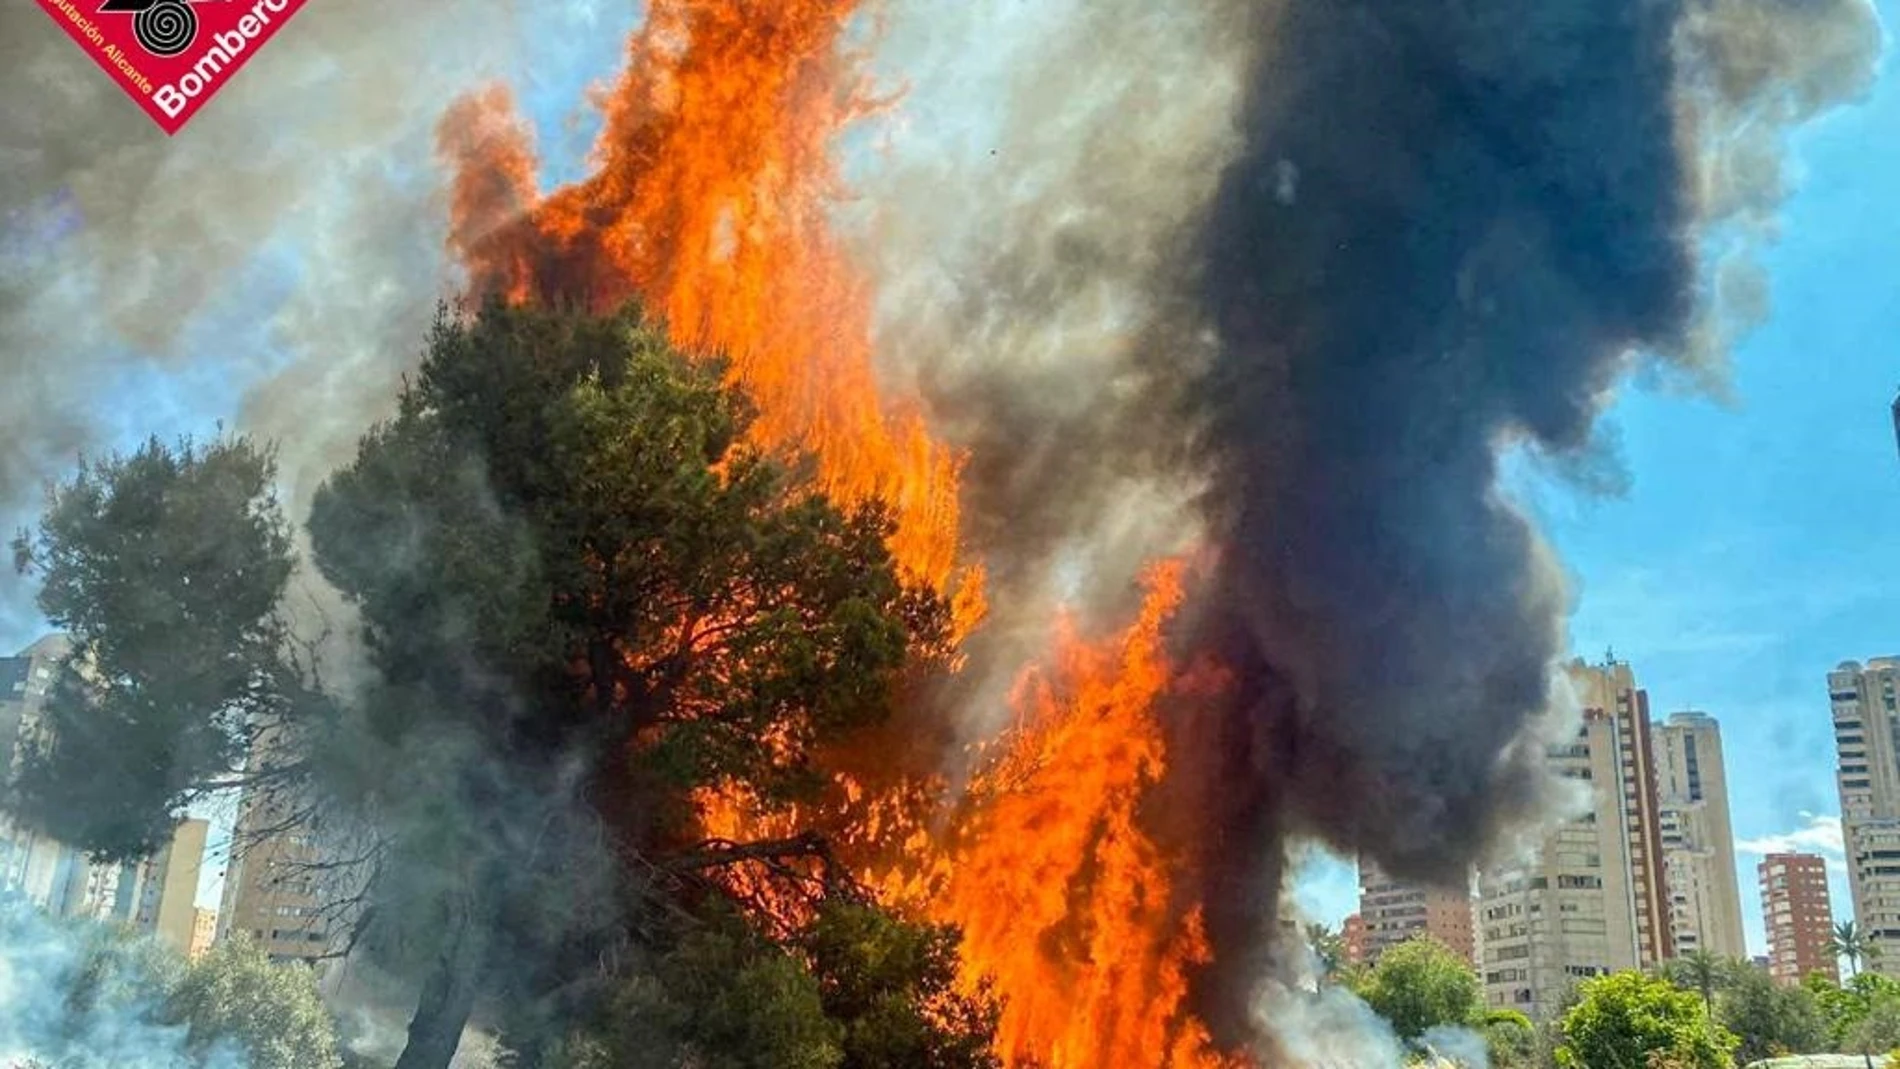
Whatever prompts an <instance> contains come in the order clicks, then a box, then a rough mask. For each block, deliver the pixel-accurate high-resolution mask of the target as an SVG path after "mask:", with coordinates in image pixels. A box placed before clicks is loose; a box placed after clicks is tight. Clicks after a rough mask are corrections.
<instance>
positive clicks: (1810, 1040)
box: [1716, 965, 1828, 1064]
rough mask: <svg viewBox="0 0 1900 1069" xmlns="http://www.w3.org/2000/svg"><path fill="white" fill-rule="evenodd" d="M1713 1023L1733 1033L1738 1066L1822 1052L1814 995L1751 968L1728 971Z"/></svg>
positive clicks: (1823, 1023) (1823, 1024)
mask: <svg viewBox="0 0 1900 1069" xmlns="http://www.w3.org/2000/svg"><path fill="white" fill-rule="evenodd" d="M1716 1019H1717V1020H1718V1021H1720V1022H1721V1023H1722V1025H1723V1027H1725V1028H1727V1029H1728V1030H1729V1031H1730V1032H1733V1033H1734V1034H1735V1036H1736V1038H1737V1039H1738V1041H1739V1046H1738V1047H1737V1049H1736V1056H1737V1058H1738V1059H1739V1060H1740V1061H1741V1062H1742V1063H1743V1064H1748V1063H1750V1062H1755V1061H1760V1060H1762V1059H1764V1058H1776V1057H1781V1056H1782V1055H1786V1054H1815V1053H1820V1052H1823V1051H1825V1050H1827V1049H1828V1026H1827V1020H1826V1019H1825V1017H1824V1016H1823V1015H1822V1012H1821V1006H1820V1003H1819V1001H1818V1000H1817V999H1816V998H1815V995H1814V992H1813V991H1811V990H1809V989H1808V988H1806V987H1783V986H1782V985H1780V984H1777V983H1775V982H1774V980H1773V978H1771V977H1770V976H1769V975H1768V973H1767V972H1766V971H1765V970H1762V969H1757V968H1754V967H1752V966H1746V965H1741V966H1737V967H1735V968H1732V969H1730V970H1728V973H1727V976H1726V981H1725V983H1724V984H1723V986H1722V991H1721V995H1720V997H1719V998H1718V999H1717V1002H1716Z"/></svg>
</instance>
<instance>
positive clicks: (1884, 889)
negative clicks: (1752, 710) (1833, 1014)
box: [1827, 657, 1900, 976]
mask: <svg viewBox="0 0 1900 1069" xmlns="http://www.w3.org/2000/svg"><path fill="white" fill-rule="evenodd" d="M1896 686H1900V657H1878V658H1875V659H1874V660H1872V661H1869V662H1868V663H1867V664H1865V665H1861V664H1860V663H1858V662H1855V661H1846V662H1843V663H1842V664H1841V665H1840V666H1839V667H1837V668H1835V670H1834V671H1832V672H1829V673H1828V675H1827V691H1828V702H1829V705H1830V706H1831V707H1832V710H1833V717H1834V746H1835V751H1836V753H1837V754H1838V755H1839V759H1840V760H1839V766H1838V768H1837V770H1836V773H1835V781H1836V783H1837V784H1838V785H1839V787H1840V793H1841V833H1842V839H1843V840H1844V845H1845V846H1846V850H1847V875H1848V886H1849V888H1850V889H1851V890H1852V891H1853V896H1854V917H1855V921H1856V923H1857V924H1858V925H1859V927H1860V929H1861V931H1862V932H1863V933H1865V934H1866V936H1867V938H1868V941H1869V942H1870V943H1871V944H1872V945H1873V946H1874V947H1875V949H1876V950H1877V951H1878V953H1877V954H1876V955H1875V956H1874V958H1873V960H1872V961H1871V962H1870V967H1871V968H1873V969H1876V970H1878V971H1880V972H1883V973H1887V974H1888V975H1896V976H1900V759H1896V752H1895V751H1896V740H1895V735H1896V734H1897V733H1900V709H1896V702H1897V699H1896V693H1895V692H1896Z"/></svg>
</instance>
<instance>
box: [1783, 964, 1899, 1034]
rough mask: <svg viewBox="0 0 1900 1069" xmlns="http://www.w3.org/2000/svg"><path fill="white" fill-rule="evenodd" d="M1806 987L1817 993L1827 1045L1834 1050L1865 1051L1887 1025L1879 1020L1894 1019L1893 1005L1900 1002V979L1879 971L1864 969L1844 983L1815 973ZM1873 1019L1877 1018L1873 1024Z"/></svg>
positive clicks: (1816, 1001) (1815, 996)
mask: <svg viewBox="0 0 1900 1069" xmlns="http://www.w3.org/2000/svg"><path fill="white" fill-rule="evenodd" d="M1802 987H1803V988H1804V989H1805V990H1807V991H1808V992H1809V993H1810V994H1812V995H1813V996H1814V1000H1815V1003H1816V1005H1817V1006H1818V1007H1819V1008H1820V1011H1821V1018H1822V1021H1823V1022H1824V1024H1825V1027H1826V1030H1827V1045H1828V1046H1829V1047H1831V1048H1832V1049H1834V1050H1853V1051H1855V1052H1856V1053H1861V1051H1860V1049H1859V1048H1860V1046H1861V1045H1862V1044H1863V1043H1864V1042H1870V1041H1874V1040H1877V1039H1878V1037H1879V1034H1880V1030H1881V1029H1882V1028H1883V1027H1884V1025H1882V1024H1880V1023H1879V1021H1880V1020H1883V1019H1890V1018H1891V1017H1892V1016H1893V1014H1894V1009H1893V1007H1896V1006H1900V983H1896V982H1895V981H1893V980H1891V979H1889V978H1887V977H1885V976H1882V975H1880V974H1879V973H1867V972H1864V973H1861V974H1859V975H1857V976H1855V977H1853V978H1852V979H1850V980H1848V982H1847V983H1846V985H1844V986H1837V985H1835V984H1834V983H1832V982H1831V981H1829V980H1828V979H1827V978H1826V977H1825V976H1822V975H1819V974H1815V975H1812V976H1809V977H1808V978H1807V979H1806V980H1805V981H1803V982H1802ZM1870 1020H1875V1022H1876V1023H1875V1024H1874V1025H1872V1026H1871V1027H1869V1026H1868V1022H1869V1021H1870Z"/></svg>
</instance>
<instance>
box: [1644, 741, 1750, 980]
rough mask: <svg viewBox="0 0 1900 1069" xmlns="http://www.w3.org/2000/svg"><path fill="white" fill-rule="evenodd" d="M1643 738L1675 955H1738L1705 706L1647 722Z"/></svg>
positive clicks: (1738, 917)
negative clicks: (1649, 751) (1650, 752)
mask: <svg viewBox="0 0 1900 1069" xmlns="http://www.w3.org/2000/svg"><path fill="white" fill-rule="evenodd" d="M1650 739H1651V741H1652V742H1653V743H1654V744H1655V758H1656V762H1655V763H1656V775H1657V795H1658V803H1659V804H1658V810H1657V812H1658V820H1659V823H1660V825H1661V829H1662V850H1663V870H1664V879H1665V886H1666V887H1667V888H1668V891H1669V922H1670V928H1671V933H1672V937H1673V942H1674V945H1675V953H1676V956H1678V957H1681V956H1684V955H1687V954H1691V953H1694V952H1695V951H1698V950H1706V951H1708V952H1709V953H1711V954H1714V955H1716V956H1717V957H1720V958H1728V959H1739V958H1745V957H1747V956H1748V953H1747V946H1746V944H1745V943H1744V942H1743V940H1742V893H1741V887H1740V886H1739V881H1738V880H1737V878H1736V875H1735V835H1734V831H1733V829H1732V828H1731V826H1730V823H1729V807H1728V774H1727V771H1726V766H1725V764H1724V762H1723V759H1722V728H1721V725H1720V724H1718V723H1717V722H1716V719H1715V718H1714V717H1712V716H1710V715H1708V714H1707V713H1701V712H1681V713H1676V714H1674V715H1672V716H1670V718H1669V719H1668V721H1667V722H1665V723H1660V724H1656V725H1654V727H1653V728H1652V730H1651V732H1650Z"/></svg>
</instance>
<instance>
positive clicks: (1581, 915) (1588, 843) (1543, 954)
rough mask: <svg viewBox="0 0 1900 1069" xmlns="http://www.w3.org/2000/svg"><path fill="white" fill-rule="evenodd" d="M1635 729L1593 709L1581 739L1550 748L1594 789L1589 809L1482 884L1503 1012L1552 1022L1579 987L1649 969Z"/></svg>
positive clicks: (1486, 962)
mask: <svg viewBox="0 0 1900 1069" xmlns="http://www.w3.org/2000/svg"><path fill="white" fill-rule="evenodd" d="M1625 722H1626V719H1625V718H1618V717H1617V716H1615V715H1613V714H1611V713H1608V712H1605V711H1604V710H1603V709H1602V708H1601V707H1593V708H1591V709H1588V710H1586V712H1585V715H1584V722H1583V725H1582V727H1581V728H1580V729H1579V730H1578V732H1577V734H1576V736H1575V737H1574V738H1573V739H1571V740H1570V741H1569V742H1567V743H1564V744H1561V745H1555V746H1552V747H1550V748H1549V750H1548V752H1547V757H1548V760H1549V762H1550V765H1551V768H1552V770H1553V771H1554V772H1556V773H1557V774H1558V775H1560V776H1563V777H1565V778H1567V779H1571V780H1574V781H1576V782H1577V783H1578V784H1580V785H1581V786H1582V787H1583V788H1584V789H1585V790H1586V792H1587V795H1588V807H1587V809H1586V810H1585V811H1584V812H1583V813H1582V814H1581V815H1579V816H1577V817H1576V818H1574V819H1572V820H1569V821H1566V822H1565V823H1563V824H1561V825H1559V826H1558V827H1557V829H1556V830H1555V831H1553V832H1552V833H1551V835H1550V837H1549V838H1547V839H1546V840H1545V841H1544V842H1543V844H1542V845H1541V847H1540V848H1539V849H1538V850H1537V851H1536V852H1535V854H1534V855H1533V856H1532V857H1531V858H1529V859H1528V860H1526V861H1525V862H1523V863H1521V864H1517V865H1512V866H1507V867H1503V868H1498V869H1492V870H1488V871H1486V872H1484V873H1482V874H1481V875H1480V878H1479V905H1478V910H1479V913H1478V916H1479V937H1480V939H1479V941H1480V945H1481V948H1482V957H1483V966H1482V969H1481V972H1482V978H1483V980H1484V989H1485V998H1486V1000H1487V1001H1488V1002H1489V1003H1490V1005H1492V1006H1494V1007H1498V1008H1509V1009H1515V1010H1519V1011H1521V1012H1523V1013H1525V1014H1527V1015H1529V1016H1530V1017H1531V1018H1532V1019H1533V1020H1537V1021H1544V1020H1548V1019H1550V1017H1551V1016H1552V1015H1554V1014H1555V1013H1556V1012H1557V1011H1558V1009H1559V1008H1560V1007H1561V1006H1562V1005H1563V1000H1564V998H1565V996H1566V995H1567V994H1568V993H1569V991H1570V989H1571V988H1572V987H1573V986H1574V985H1575V984H1576V983H1578V982H1579V981H1581V980H1585V979H1588V978H1589V977H1592V976H1601V975H1604V974H1606V973H1611V972H1616V971H1618V970H1621V969H1633V968H1636V967H1637V966H1638V964H1639V960H1640V952H1639V949H1638V937H1637V928H1636V910H1635V906H1634V899H1633V895H1632V892H1631V887H1630V882H1631V881H1630V876H1631V872H1632V867H1631V864H1630V851H1629V840H1628V835H1629V825H1628V822H1627V821H1626V820H1625V819H1624V803H1625V799H1626V794H1625V791H1624V789H1623V772H1624V768H1625V762H1624V758H1623V747H1622V740H1623V737H1624V735H1623V730H1622V725H1623V724H1624V723H1625Z"/></svg>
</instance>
